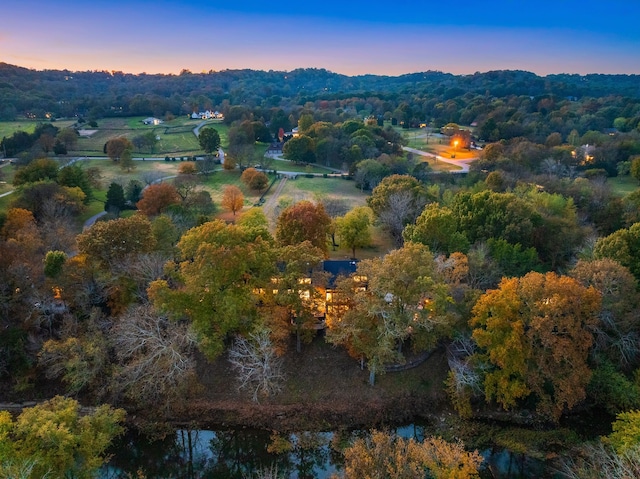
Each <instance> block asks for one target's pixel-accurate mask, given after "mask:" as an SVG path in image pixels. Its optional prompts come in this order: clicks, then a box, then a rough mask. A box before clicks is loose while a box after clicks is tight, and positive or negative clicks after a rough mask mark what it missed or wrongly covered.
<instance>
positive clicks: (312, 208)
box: [276, 200, 331, 255]
mask: <svg viewBox="0 0 640 479" xmlns="http://www.w3.org/2000/svg"><path fill="white" fill-rule="evenodd" d="M330 225H331V218H329V216H328V215H327V213H326V212H325V211H324V206H322V204H321V203H318V204H314V203H312V202H311V201H306V200H305V201H300V202H298V203H296V204H294V205H292V206H289V207H288V208H285V209H284V210H283V211H282V213H280V216H278V221H277V225H276V240H277V241H278V243H280V244H281V245H294V244H298V243H302V242H303V241H309V242H310V243H311V244H312V245H313V246H315V247H316V248H319V249H320V250H321V251H322V252H323V253H324V254H325V255H326V254H327V251H328V248H327V233H328V231H329V226H330Z"/></svg>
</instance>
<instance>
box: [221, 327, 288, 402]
mask: <svg viewBox="0 0 640 479" xmlns="http://www.w3.org/2000/svg"><path fill="white" fill-rule="evenodd" d="M229 361H230V362H231V365H232V366H233V368H234V369H235V370H236V371H237V372H238V381H239V382H240V385H239V386H238V389H240V390H241V389H249V390H250V391H251V394H252V399H253V401H254V402H258V399H259V397H260V396H266V397H268V396H270V395H272V394H275V393H277V392H279V391H280V390H281V389H282V381H284V374H283V372H282V358H280V357H278V356H277V354H276V348H275V347H274V346H273V344H272V343H271V338H269V332H268V331H267V330H261V331H258V332H256V333H252V334H250V335H249V339H246V338H243V337H242V336H238V337H237V338H236V340H235V341H234V344H233V347H231V349H230V350H229Z"/></svg>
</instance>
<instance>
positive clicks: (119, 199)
mask: <svg viewBox="0 0 640 479" xmlns="http://www.w3.org/2000/svg"><path fill="white" fill-rule="evenodd" d="M126 206H127V200H126V199H125V197H124V190H123V189H122V186H121V185H120V184H119V183H111V184H110V185H109V189H108V190H107V201H105V203H104V210H105V211H107V212H110V213H113V214H115V215H116V216H119V215H120V211H122V210H123V209H125V208H126Z"/></svg>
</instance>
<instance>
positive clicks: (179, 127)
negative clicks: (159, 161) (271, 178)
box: [69, 117, 229, 158]
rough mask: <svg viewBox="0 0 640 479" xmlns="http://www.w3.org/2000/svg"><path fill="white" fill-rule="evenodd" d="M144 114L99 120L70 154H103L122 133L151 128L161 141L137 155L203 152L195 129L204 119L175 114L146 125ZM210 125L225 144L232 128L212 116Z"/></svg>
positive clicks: (162, 156) (131, 133)
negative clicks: (172, 116)
mask: <svg viewBox="0 0 640 479" xmlns="http://www.w3.org/2000/svg"><path fill="white" fill-rule="evenodd" d="M142 120H144V118H143V117H130V118H105V119H102V120H100V121H99V122H98V128H90V127H87V130H95V132H93V133H91V135H90V136H83V137H81V138H80V139H79V140H78V145H77V149H76V150H75V151H72V152H69V154H71V155H86V156H102V155H104V153H103V148H104V144H105V143H106V142H107V141H109V140H110V139H112V138H117V137H120V136H124V137H127V138H129V139H133V138H134V137H136V136H138V135H141V134H143V133H146V132H148V131H152V132H153V133H154V134H155V135H156V136H157V137H158V138H159V141H158V145H157V147H156V149H155V151H154V152H150V151H134V152H133V154H134V156H138V157H140V156H142V157H159V158H164V157H165V156H192V155H199V154H202V149H201V148H200V144H199V143H198V139H197V138H196V136H195V135H194V133H193V129H194V128H195V127H196V126H197V125H198V124H199V123H200V122H201V120H191V119H189V118H186V117H180V118H176V119H173V120H170V121H166V122H163V123H161V124H159V125H145V124H143V123H142ZM206 126H207V127H208V126H211V127H213V128H215V129H216V130H217V131H218V133H219V134H220V139H221V143H222V145H223V147H224V146H225V145H226V144H227V141H228V140H227V132H228V130H229V128H228V127H227V126H226V125H224V124H223V123H220V122H219V121H215V120H209V121H208V122H207V125H206Z"/></svg>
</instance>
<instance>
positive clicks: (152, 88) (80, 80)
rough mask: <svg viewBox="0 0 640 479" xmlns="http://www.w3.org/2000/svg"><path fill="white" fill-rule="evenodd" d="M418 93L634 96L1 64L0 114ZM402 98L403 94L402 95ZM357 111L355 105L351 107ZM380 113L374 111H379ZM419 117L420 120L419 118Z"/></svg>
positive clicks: (521, 81)
mask: <svg viewBox="0 0 640 479" xmlns="http://www.w3.org/2000/svg"><path fill="white" fill-rule="evenodd" d="M405 95H418V96H420V97H431V98H435V99H437V100H439V101H444V102H446V101H448V100H454V99H455V100H456V101H457V102H459V101H466V100H465V96H468V95H472V96H475V95H480V96H491V97H497V98H502V97H506V96H533V97H540V96H545V95H549V96H553V97H557V98H572V99H573V98H574V99H577V100H579V99H582V98H584V97H593V98H601V97H605V96H610V95H614V96H624V97H629V98H638V97H640V77H639V76H638V75H600V74H592V75H584V76H581V75H569V74H558V75H549V76H546V77H540V76H537V75H535V74H533V73H530V72H524V71H490V72H486V73H475V74H473V75H452V74H447V73H442V72H437V71H427V72H422V73H411V74H406V75H400V76H395V77H392V76H381V75H360V76H346V75H341V74H337V73H332V72H329V71H327V70H324V69H312V68H307V69H296V70H293V71H291V72H280V71H268V72H266V71H257V70H223V71H219V72H215V71H209V72H206V73H192V72H189V71H186V70H185V71H183V72H181V73H180V74H179V75H172V74H169V75H166V74H146V73H142V74H138V75H134V74H128V73H123V72H116V71H113V72H108V71H84V72H72V71H68V70H44V71H36V70H30V69H26V68H21V67H18V66H14V65H9V64H6V63H0V103H1V104H2V105H3V108H2V111H0V118H3V119H10V118H12V117H13V116H15V115H16V114H19V115H22V114H24V113H31V114H35V115H36V116H40V115H39V113H41V112H51V113H53V114H54V115H55V116H73V115H76V114H80V115H83V116H87V115H93V116H103V115H108V116H113V115H124V116H131V115H151V114H155V115H156V116H158V115H162V114H164V113H165V112H171V113H173V114H180V113H187V114H190V113H191V112H192V111H194V110H197V109H199V108H200V109H206V108H209V107H213V106H218V107H221V106H222V105H223V102H227V103H228V104H229V105H241V104H243V105H249V106H262V107H265V108H270V107H285V106H287V105H288V104H290V103H292V102H293V103H295V104H304V103H306V102H308V101H315V100H317V99H320V98H322V99H323V100H329V101H330V100H344V99H347V98H351V97H353V96H357V97H361V98H365V99H366V98H368V97H380V98H381V100H383V101H392V102H397V100H398V98H399V97H398V96H402V97H404V96H405ZM405 99H406V97H405ZM356 108H357V107H356ZM383 113H384V111H382V112H379V114H383ZM422 119H424V118H422Z"/></svg>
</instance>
